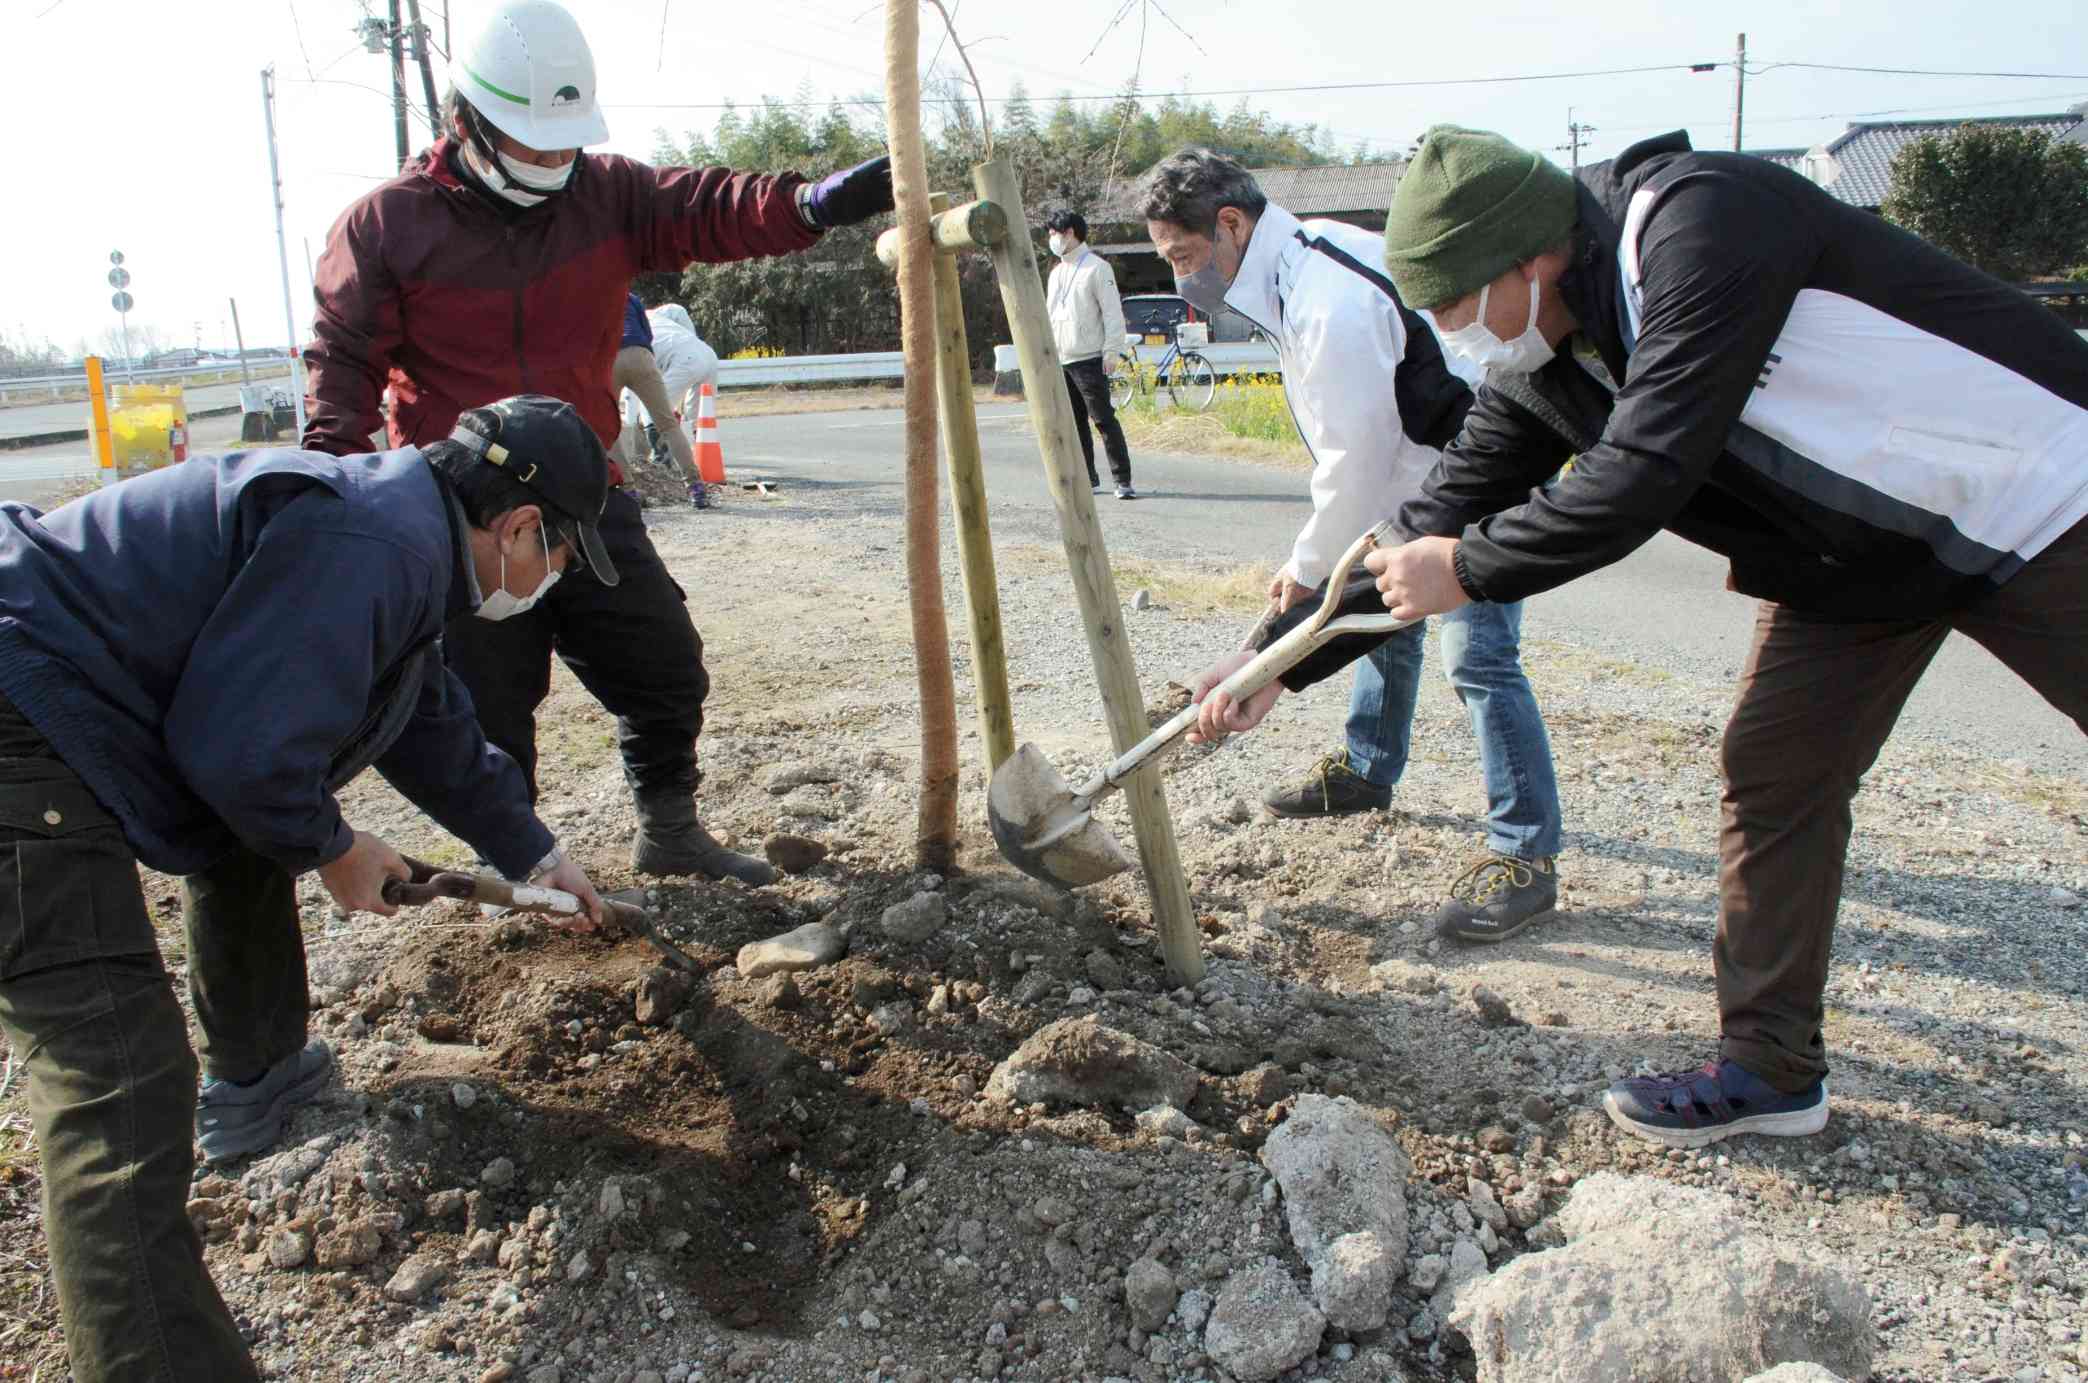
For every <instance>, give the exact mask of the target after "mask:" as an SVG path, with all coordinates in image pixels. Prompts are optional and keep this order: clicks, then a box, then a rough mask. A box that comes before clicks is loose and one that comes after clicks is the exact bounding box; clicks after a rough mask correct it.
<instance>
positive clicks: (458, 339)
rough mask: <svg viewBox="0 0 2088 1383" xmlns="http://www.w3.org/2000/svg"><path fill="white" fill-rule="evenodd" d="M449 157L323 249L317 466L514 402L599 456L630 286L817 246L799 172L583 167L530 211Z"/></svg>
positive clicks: (371, 200)
mask: <svg viewBox="0 0 2088 1383" xmlns="http://www.w3.org/2000/svg"><path fill="white" fill-rule="evenodd" d="M454 147H455V141H454V140H450V139H443V140H440V141H438V142H437V143H436V144H435V145H434V147H432V148H430V149H428V150H426V151H425V152H423V153H422V154H421V155H420V156H419V157H418V158H416V159H415V160H414V161H413V162H412V163H411V164H410V165H409V166H408V167H407V169H406V170H405V171H404V172H403V173H401V174H400V175H399V176H398V177H396V178H394V179H392V180H391V181H390V182H388V183H385V184H384V185H383V186H382V187H379V188H377V189H376V190H374V191H372V192H371V193H369V194H368V195H367V196H365V197H362V198H360V199H359V200H357V201H356V202H355V203H354V205H352V206H350V207H349V208H348V210H347V211H345V212H343V213H342V214H341V218H340V220H338V221H336V222H335V223H334V227H333V229H332V231H330V232H329V233H328V235H327V238H326V252H325V253H324V254H323V255H321V256H320V258H319V266H318V271H317V277H316V280H315V283H314V288H315V290H316V293H317V297H318V315H317V319H316V321H315V322H314V325H313V339H312V342H311V344H310V345H309V346H307V347H306V348H305V352H304V359H305V366H306V369H307V370H308V372H309V374H308V379H307V384H306V388H307V390H308V394H309V397H308V400H307V411H308V414H309V421H308V423H307V424H306V427H305V434H304V445H305V446H306V447H308V448H310V449H312V450H315V451H324V452H331V453H333V454H334V455H336V456H352V455H355V454H357V453H359V452H366V451H368V450H369V449H370V447H369V437H370V434H371V433H372V432H375V431H376V430H377V429H378V428H380V427H385V426H387V423H388V427H389V435H390V441H391V444H392V445H393V446H410V445H421V444H425V443H428V442H432V441H436V440H439V439H441V438H443V437H446V436H448V435H449V431H450V428H451V426H452V425H453V424H454V423H455V421H456V418H457V415H458V414H459V413H461V412H463V411H464V410H465V409H467V408H476V407H479V406H480V405H483V404H488V403H491V402H493V401H494V400H495V399H501V398H506V397H508V396H509V395H512V394H523V393H537V394H550V395H552V396H554V397H556V398H561V399H564V400H565V401H566V402H568V403H570V404H572V405H573V406H574V407H575V408H577V409H579V410H580V415H581V416H582V417H584V418H586V419H587V421H588V423H589V425H591V426H592V427H593V428H594V430H595V432H596V433H597V434H598V435H599V436H600V437H601V438H602V442H603V445H605V446H607V445H609V444H611V443H613V442H614V441H615V440H616V436H617V432H618V430H619V426H620V423H619V418H618V414H617V408H616V394H615V390H614V388H613V387H612V386H611V384H610V371H611V368H612V366H613V365H614V363H615V360H616V351H617V345H618V343H619V341H620V340H621V339H622V335H623V308H624V297H625V294H626V292H627V291H628V288H629V285H630V281H631V278H632V277H633V276H634V275H636V274H640V273H649V272H662V271H668V272H678V271H679V270H681V269H682V268H683V267H684V266H686V265H688V264H691V263H699V262H702V263H717V262H720V261H725V260H734V259H752V258H755V257H757V256H761V255H780V254H789V253H791V252H792V251H795V250H802V249H804V248H806V247H807V246H809V245H811V244H812V243H813V242H814V241H816V240H817V239H818V238H819V232H818V231H815V230H812V229H810V228H808V227H807V226H806V225H805V223H804V222H803V220H802V219H800V218H799V216H798V212H797V189H798V185H799V184H800V183H801V182H803V181H804V180H803V179H802V178H800V177H799V176H798V175H797V174H795V173H780V174H773V175H771V174H759V173H735V172H733V171H732V170H731V169H729V168H654V167H652V166H650V165H648V164H643V163H639V162H637V161H636V160H633V159H628V158H624V157H622V156H620V155H616V154H585V153H583V154H581V155H579V166H578V167H576V168H575V169H574V170H573V177H572V181H571V182H570V183H568V184H567V185H566V187H565V189H564V190H563V191H561V192H559V193H558V194H557V195H555V196H552V197H550V198H548V199H546V200H545V201H544V202H543V203H541V204H540V205H538V206H534V207H529V208H527V209H525V208H522V207H517V206H512V205H510V204H508V203H506V202H503V201H500V200H498V199H496V198H494V197H493V196H491V195H489V194H488V193H486V192H484V191H482V190H480V189H479V188H478V187H477V186H476V185H475V184H473V183H471V182H469V181H467V180H466V179H465V178H464V177H463V176H461V175H460V174H459V173H458V171H457V165H456V159H455V157H454V154H453V149H454ZM387 387H389V388H390V390H391V394H392V404H393V407H392V413H391V417H390V418H389V420H387V419H386V418H385V416H384V412H383V408H382V398H383V395H384V391H385V389H386V388H387ZM611 467H612V479H617V480H620V479H621V476H619V475H616V474H614V462H613V461H612V463H611Z"/></svg>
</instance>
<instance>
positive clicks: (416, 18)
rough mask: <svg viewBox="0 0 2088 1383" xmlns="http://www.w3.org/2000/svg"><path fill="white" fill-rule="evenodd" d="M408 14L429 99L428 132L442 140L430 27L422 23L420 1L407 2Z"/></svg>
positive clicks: (440, 111)
mask: <svg viewBox="0 0 2088 1383" xmlns="http://www.w3.org/2000/svg"><path fill="white" fill-rule="evenodd" d="M406 14H407V17H408V18H409V19H411V20H412V21H413V23H412V26H411V27H410V28H409V29H408V31H407V32H408V34H409V35H410V36H411V38H412V39H413V60H414V61H415V62H416V63H418V64H420V74H421V92H422V94H423V95H425V96H426V97H427V99H428V130H429V132H430V133H431V134H432V135H433V136H434V137H435V138H437V139H440V138H442V108H441V107H440V106H438V105H437V104H436V103H435V67H434V64H432V63H430V62H429V61H428V39H429V37H430V35H429V33H428V26H427V25H425V24H423V23H421V8H420V0H406Z"/></svg>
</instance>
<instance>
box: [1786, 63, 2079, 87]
mask: <svg viewBox="0 0 2088 1383" xmlns="http://www.w3.org/2000/svg"><path fill="white" fill-rule="evenodd" d="M1779 67H1804V68H1809V69H1811V70H1812V71H1815V72H1869V73H1873V74H1876V75H1878V76H1882V77H2008V78H2023V79H2026V80H2031V81H2038V80H2043V81H2054V82H2088V73H2081V72H1951V71H1945V70H1943V69H1940V68H1934V67H1852V66H1850V65H1848V64H1846V63H1835V62H1772V63H1765V64H1764V65H1762V66H1760V67H1750V68H1748V69H1747V71H1748V73H1749V75H1750V76H1752V75H1754V74H1756V73H1761V72H1774V71H1775V70H1776V69H1778V68H1779Z"/></svg>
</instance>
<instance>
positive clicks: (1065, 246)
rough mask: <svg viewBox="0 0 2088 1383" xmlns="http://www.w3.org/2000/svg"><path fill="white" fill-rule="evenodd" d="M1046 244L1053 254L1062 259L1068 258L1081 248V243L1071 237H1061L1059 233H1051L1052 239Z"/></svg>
mask: <svg viewBox="0 0 2088 1383" xmlns="http://www.w3.org/2000/svg"><path fill="white" fill-rule="evenodd" d="M1045 243H1046V244H1048V245H1050V246H1051V252H1052V253H1053V254H1055V255H1057V256H1058V257H1059V258H1060V259H1064V258H1066V257H1067V256H1068V255H1070V254H1072V253H1073V251H1074V250H1076V249H1078V248H1079V247H1080V242H1079V241H1077V240H1075V239H1073V238H1072V237H1071V236H1068V235H1061V234H1060V233H1059V232H1057V231H1053V232H1052V233H1051V238H1050V239H1049V240H1047V241H1046V242H1045Z"/></svg>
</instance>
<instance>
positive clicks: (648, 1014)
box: [636, 965, 695, 1028]
mask: <svg viewBox="0 0 2088 1383" xmlns="http://www.w3.org/2000/svg"><path fill="white" fill-rule="evenodd" d="M694 992H695V985H694V984H693V983H692V982H691V981H690V979H689V977H688V976H687V975H685V974H683V973H682V972H681V971H679V970H670V969H668V968H667V967H666V966H664V965H655V966H653V967H652V968H651V969H649V970H647V971H646V972H645V973H644V974H643V975H640V976H639V977H638V998H637V1003H636V1015H637V1018H638V1021H639V1022H641V1023H643V1024H645V1025H646V1026H647V1027H649V1028H664V1027H666V1026H667V1024H669V1023H671V1022H673V1021H674V1015H675V1014H677V1013H680V1012H681V1011H682V1006H683V1005H684V1004H686V1003H688V1002H689V996H690V995H691V994H692V993H694Z"/></svg>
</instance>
